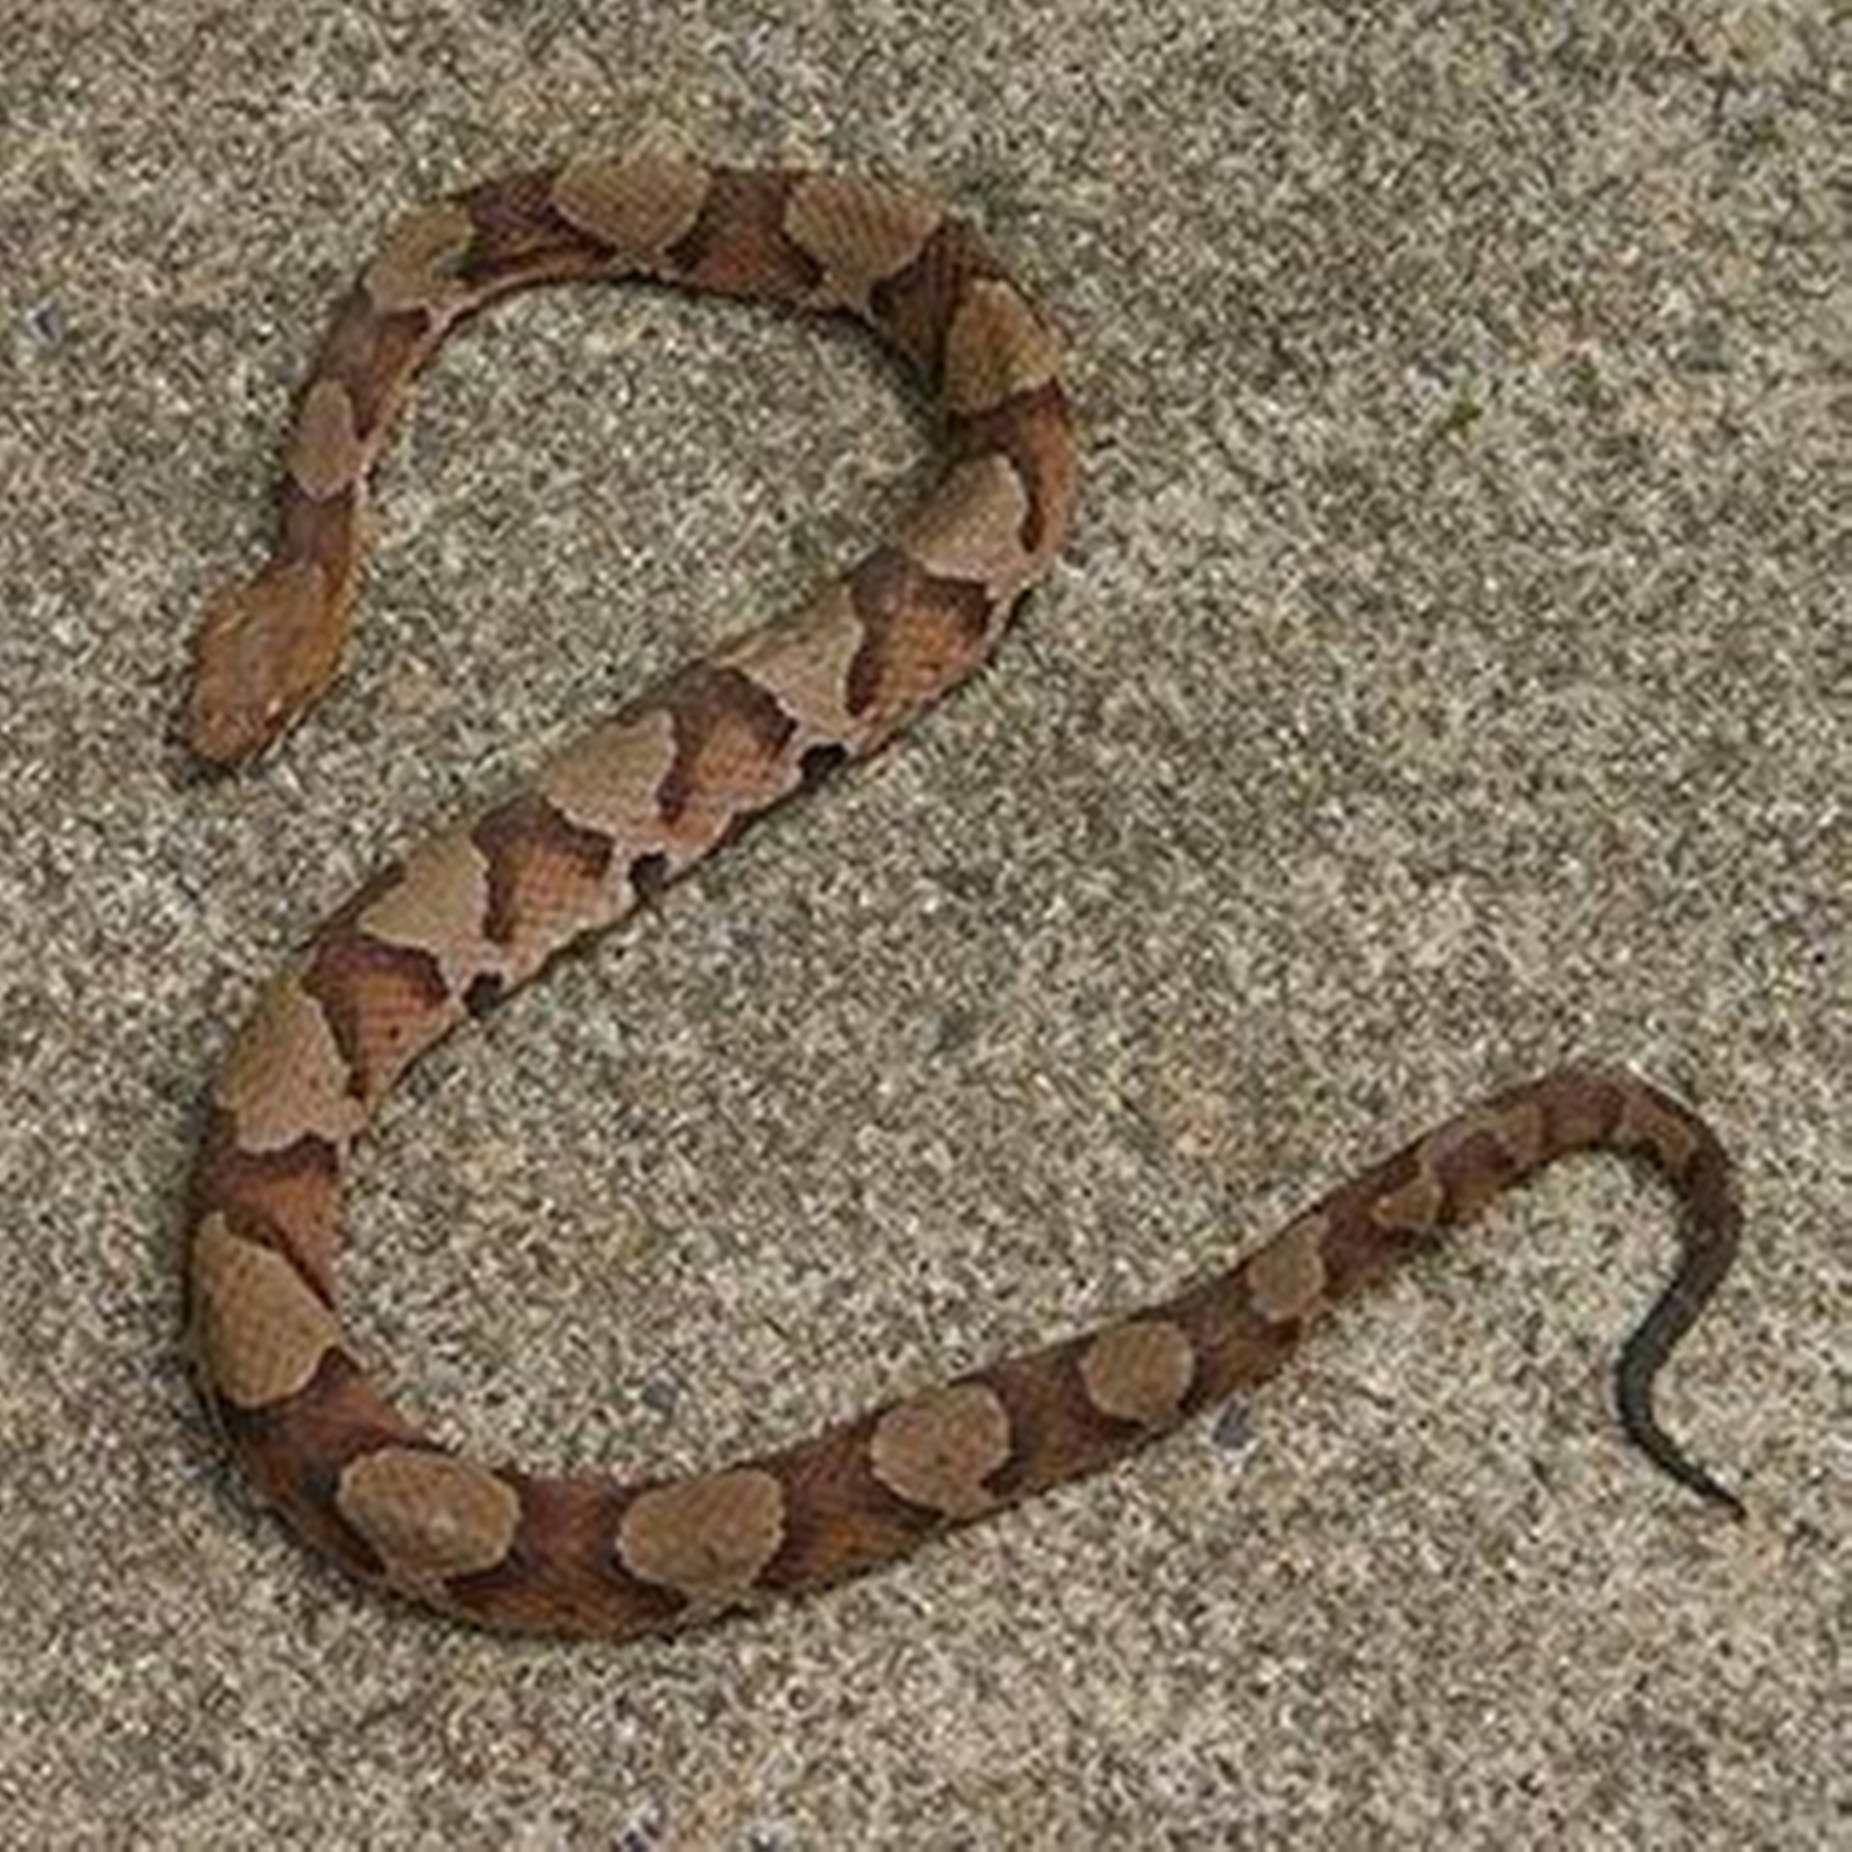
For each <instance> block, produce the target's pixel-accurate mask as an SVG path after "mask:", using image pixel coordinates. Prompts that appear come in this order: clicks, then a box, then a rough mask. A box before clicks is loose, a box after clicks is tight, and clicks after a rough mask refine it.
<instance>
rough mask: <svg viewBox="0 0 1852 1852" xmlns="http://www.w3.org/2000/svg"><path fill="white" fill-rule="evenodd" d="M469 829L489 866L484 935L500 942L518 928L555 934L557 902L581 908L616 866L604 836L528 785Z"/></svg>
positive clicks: (508, 939)
mask: <svg viewBox="0 0 1852 1852" xmlns="http://www.w3.org/2000/svg"><path fill="white" fill-rule="evenodd" d="M469 835H470V841H471V842H473V843H474V844H475V845H476V847H477V848H478V849H480V850H481V851H482V856H483V860H484V862H485V863H486V864H487V865H488V885H489V906H488V912H487V914H486V915H485V916H484V918H483V923H482V932H483V937H484V938H486V939H491V940H493V941H494V942H495V943H496V944H497V945H508V944H510V943H511V942H512V941H513V940H514V938H515V936H516V934H517V933H520V934H530V933H531V934H534V935H536V936H542V937H549V938H550V937H552V936H553V934H552V931H551V929H550V924H549V921H550V915H551V912H552V910H553V908H554V907H555V906H559V907H562V908H571V909H573V910H577V908H579V907H583V906H584V905H585V904H586V901H585V896H586V895H587V894H588V893H591V892H595V891H596V890H597V889H598V888H600V887H601V886H602V885H603V882H604V878H605V875H606V873H607V872H608V870H609V869H610V866H611V844H610V842H609V841H608V840H607V839H606V838H605V837H602V836H599V835H597V834H595V833H594V832H593V831H591V830H582V829H579V828H577V827H576V826H575V825H574V824H571V823H568V822H567V821H566V819H565V818H564V817H562V816H561V815H560V814H559V812H558V811H557V810H555V809H554V808H553V806H552V805H551V804H549V803H548V802H547V801H546V799H545V798H543V797H541V796H539V795H538V794H537V793H534V792H531V791H530V792H525V793H523V794H522V795H521V796H520V797H515V798H510V799H509V801H508V802H507V803H505V804H501V805H498V806H497V807H496V808H495V809H494V810H491V811H489V812H487V813H486V814H485V815H484V816H483V817H482V818H481V819H480V820H479V821H478V822H477V823H476V824H475V825H474V826H473V827H472V828H471V830H470V833H469ZM491 981H493V980H491ZM498 994H499V993H498Z"/></svg>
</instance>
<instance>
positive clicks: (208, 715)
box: [186, 560, 346, 765]
mask: <svg viewBox="0 0 1852 1852" xmlns="http://www.w3.org/2000/svg"><path fill="white" fill-rule="evenodd" d="M344 603H345V601H344V600H340V599H333V598H330V596H329V593H328V585H327V578H326V574H325V573H324V572H323V570H322V568H321V567H320V566H319V565H318V564H316V562H315V561H313V560H292V561H289V562H286V563H277V562H273V563H272V564H270V565H268V566H266V567H265V568H264V570H263V571H262V572H260V573H259V574H258V575H257V576H256V577H255V578H254V579H246V580H241V581H240V582H239V583H237V584H235V585H228V586H225V587H222V588H221V589H220V590H219V591H218V592H216V593H214V594H213V596H212V597H211V598H210V599H208V600H207V603H206V610H205V615H204V616H203V617H202V618H201V619H200V625H199V631H198V633H197V635H196V636H195V637H194V640H193V688H192V692H191V694H190V695H189V697H188V700H187V715H186V733H187V744H188V745H189V746H190V747H191V748H192V750H193V751H194V752H195V753H197V754H198V755H199V757H200V758H202V759H206V760H209V761H211V763H213V764H214V765H235V764H237V763H238V762H239V761H240V760H243V759H248V758H250V757H251V756H252V755H253V754H254V753H257V752H259V751H261V750H262V748H263V747H265V746H267V745H268V744H269V743H270V742H271V741H272V740H273V739H275V738H276V737H277V735H278V734H279V733H281V732H282V731H283V730H284V729H285V728H286V727H287V726H288V725H289V724H290V722H291V721H293V720H294V719H295V718H296V716H297V715H298V714H299V713H301V711H302V710H303V708H305V707H306V706H307V705H308V704H309V702H310V701H311V700H313V699H314V697H315V695H316V694H317V692H319V690H320V689H321V688H322V687H323V685H324V684H325V683H326V682H327V681H328V679H329V678H330V676H332V675H333V673H334V665H335V661H336V658H337V657H338V656H339V655H340V651H341V636H342V632H343V630H344V629H345V627H346V626H345V624H344V622H343V618H342V612H341V610H340V608H339V607H340V606H341V605H342V604H344Z"/></svg>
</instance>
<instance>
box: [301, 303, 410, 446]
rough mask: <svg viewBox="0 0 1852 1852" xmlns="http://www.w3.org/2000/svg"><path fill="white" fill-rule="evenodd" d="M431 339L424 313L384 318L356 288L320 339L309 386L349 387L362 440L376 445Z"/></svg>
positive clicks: (348, 391)
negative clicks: (330, 382)
mask: <svg viewBox="0 0 1852 1852" xmlns="http://www.w3.org/2000/svg"><path fill="white" fill-rule="evenodd" d="M430 339H431V324H430V318H429V317H428V316H427V315H426V314H425V313H424V312H423V311H422V310H418V309H413V310H409V311H406V312H404V313H401V314H396V315H393V314H381V313H380V311H379V309H378V308H377V307H376V306H375V305H374V302H373V298H372V297H371V296H369V295H368V294H367V292H366V290H365V289H364V288H363V287H361V286H358V285H356V286H355V287H354V288H353V289H351V290H349V291H348V293H347V294H346V295H345V296H344V297H343V298H342V299H341V305H340V307H339V308H338V309H336V310H335V313H334V318H333V320H332V321H331V322H330V323H329V325H328V332H327V333H326V334H325V335H324V336H323V337H322V345H321V351H320V352H319V353H318V354H317V355H316V356H315V364H314V366H313V368H312V369H311V374H310V377H311V381H314V380H318V379H331V380H334V381H336V382H338V383H339V384H340V385H341V386H343V387H345V388H346V391H347V395H348V397H349V399H350V400H351V401H352V402H353V407H354V423H355V425H356V427H357V428H358V429H359V431H360V434H361V436H362V438H363V439H365V440H367V441H368V442H369V443H373V442H377V440H378V438H379V437H380V435H381V427H382V426H383V425H384V423H385V422H386V420H388V419H389V418H390V417H391V414H392V409H393V406H394V404H395V402H396V399H397V395H398V392H399V390H400V389H401V387H402V386H403V383H404V380H405V378H406V376H407V375H408V374H409V373H410V372H411V371H412V370H413V369H414V368H415V367H416V366H417V364H418V362H419V361H420V360H421V359H422V358H423V356H424V353H425V351H426V349H427V347H428V346H429V343H430Z"/></svg>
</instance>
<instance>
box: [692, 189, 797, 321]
mask: <svg viewBox="0 0 1852 1852" xmlns="http://www.w3.org/2000/svg"><path fill="white" fill-rule="evenodd" d="M797 178H798V176H797V175H795V174H787V173H763V172H753V171H748V170H745V169H742V168H736V167H717V168H715V169H714V175H713V184H712V186H711V187H710V189H709V191H708V196H707V203H706V204H705V205H704V206H703V207H702V208H701V215H700V217H699V218H697V219H696V220H695V223H694V228H693V230H691V231H690V232H689V233H688V234H687V235H686V236H685V237H684V238H682V239H680V240H679V241H678V242H677V243H675V244H673V245H671V246H670V247H669V253H668V255H669V262H670V263H671V265H672V266H673V267H674V271H675V275H676V277H677V278H678V279H679V280H680V281H683V282H685V283H687V284H688V285H689V287H690V288H693V289H703V290H711V291H713V292H714V293H716V294H718V295H723V296H762V297H769V298H770V299H771V300H773V301H775V302H798V301H801V300H802V299H803V298H804V297H805V296H807V295H809V294H810V292H811V291H812V290H814V289H815V288H816V287H817V285H818V284H819V283H820V282H821V281H822V280H823V271H822V267H821V266H820V265H819V264H818V263H817V261H816V260H815V259H814V258H813V257H811V256H810V255H809V254H808V253H807V252H804V251H801V250H799V249H798V248H797V246H796V245H794V244H793V243H792V242H791V240H790V239H789V238H787V237H786V236H785V234H784V230H783V221H784V211H785V202H786V200H787V199H789V198H790V195H791V188H792V185H793V183H794V182H795V181H796V180H797Z"/></svg>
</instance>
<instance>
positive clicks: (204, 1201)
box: [187, 1106, 341, 1305]
mask: <svg viewBox="0 0 1852 1852" xmlns="http://www.w3.org/2000/svg"><path fill="white" fill-rule="evenodd" d="M340 1192H341V1168H340V1159H339V1156H338V1155H337V1153H336V1151H335V1148H334V1147H333V1146H332V1145H331V1144H329V1143H328V1141H327V1140H326V1139H325V1138H315V1137H312V1136H309V1135H306V1134H305V1135H304V1136H303V1137H301V1138H299V1139H297V1140H296V1142H295V1143H294V1144H293V1145H288V1146H286V1147H285V1148H284V1149H283V1150H281V1151H247V1150H245V1149H243V1148H242V1147H241V1146H240V1145H239V1143H238V1138H237V1125H236V1121H235V1120H234V1118H233V1116H232V1115H231V1114H230V1113H229V1112H227V1111H226V1110H225V1109H224V1108H223V1107H219V1106H214V1107H211V1108H209V1109H208V1112H207V1124H206V1130H205V1134H204V1136H203V1137H202V1138H201V1139H200V1144H199V1151H198V1154H197V1155H196V1156H195V1158H194V1161H193V1174H192V1179H191V1182H190V1183H189V1185H188V1191H187V1220H188V1222H189V1223H190V1224H195V1225H196V1224H198V1223H199V1222H201V1221H203V1220H204V1219H205V1218H206V1217H207V1216H208V1215H210V1214H211V1213H212V1211H213V1210H215V1209H217V1210H219V1211H220V1212H222V1213H223V1214H224V1216H225V1217H226V1219H227V1221H228V1222H229V1223H230V1224H231V1226H232V1228H233V1229H234V1230H235V1231H236V1232H237V1233H239V1234H241V1235H244V1236H246V1237H247V1238H249V1239H251V1240H254V1241H262V1242H263V1243H264V1244H265V1245H266V1246H269V1247H273V1248H275V1249H276V1250H277V1252H278V1253H280V1254H284V1255H287V1256H288V1258H289V1260H290V1262H291V1264H292V1265H293V1266H294V1267H295V1268H296V1269H297V1271H298V1272H299V1273H301V1274H302V1276H303V1277H304V1278H305V1279H306V1280H308V1281H309V1282H310V1284H311V1285H313V1287H314V1288H315V1290H316V1292H317V1293H318V1294H319V1295H320V1297H321V1298H322V1299H324V1300H325V1301H326V1302H327V1303H328V1304H330V1305H332V1304H333V1303H334V1258H335V1250H336V1247H337V1245H338V1236H337V1233H336V1229H335V1208H336V1206H337V1204H338V1202H339V1200H340Z"/></svg>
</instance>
